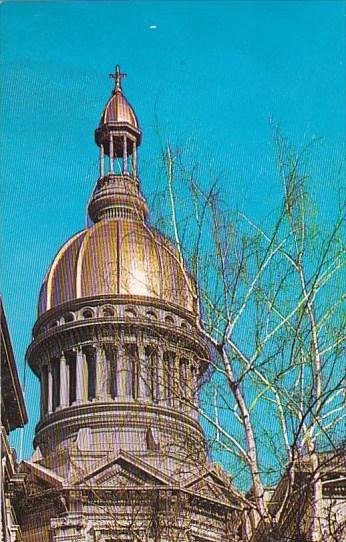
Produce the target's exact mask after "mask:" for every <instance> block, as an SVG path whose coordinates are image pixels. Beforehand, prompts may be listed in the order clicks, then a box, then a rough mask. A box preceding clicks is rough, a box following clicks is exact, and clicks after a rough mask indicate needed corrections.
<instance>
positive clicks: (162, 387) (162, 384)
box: [155, 346, 166, 402]
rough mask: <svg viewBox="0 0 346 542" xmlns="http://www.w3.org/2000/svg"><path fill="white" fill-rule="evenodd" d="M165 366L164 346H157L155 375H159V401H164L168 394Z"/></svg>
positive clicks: (157, 385) (157, 389) (157, 395)
mask: <svg viewBox="0 0 346 542" xmlns="http://www.w3.org/2000/svg"><path fill="white" fill-rule="evenodd" d="M164 371H165V368H164V365H163V348H162V346H158V348H157V368H156V371H155V375H156V376H157V383H156V399H157V401H160V402H163V400H164V399H165V395H166V390H165V372H164Z"/></svg>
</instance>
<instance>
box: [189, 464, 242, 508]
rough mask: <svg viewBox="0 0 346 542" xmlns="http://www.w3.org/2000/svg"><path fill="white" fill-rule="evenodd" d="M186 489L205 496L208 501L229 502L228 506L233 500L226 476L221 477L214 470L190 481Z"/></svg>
mask: <svg viewBox="0 0 346 542" xmlns="http://www.w3.org/2000/svg"><path fill="white" fill-rule="evenodd" d="M185 489H187V490H188V491H191V492H192V493H197V494H199V495H203V496H204V497H207V498H208V499H213V500H217V501H222V502H227V503H228V504H229V503H230V501H231V500H232V490H231V486H230V484H229V483H226V480H225V476H220V475H219V473H218V472H217V471H215V470H214V469H210V470H209V471H207V472H206V473H204V474H202V475H200V476H197V477H195V478H192V479H190V480H188V481H187V483H186V484H185Z"/></svg>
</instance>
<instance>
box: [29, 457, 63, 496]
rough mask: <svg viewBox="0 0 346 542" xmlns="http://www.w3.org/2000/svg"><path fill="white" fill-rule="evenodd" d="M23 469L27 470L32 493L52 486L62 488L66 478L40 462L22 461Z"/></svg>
mask: <svg viewBox="0 0 346 542" xmlns="http://www.w3.org/2000/svg"><path fill="white" fill-rule="evenodd" d="M21 471H22V472H25V474H26V475H27V479H28V482H29V492H30V493H36V492H39V491H43V490H46V489H51V488H55V489H60V488H62V487H63V484H64V479H63V478H62V477H61V476H59V475H58V474H56V473H55V472H53V471H52V470H50V469H48V468H46V467H43V466H42V465H40V464H38V463H31V462H30V461H22V463H21Z"/></svg>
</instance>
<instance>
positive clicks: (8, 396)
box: [0, 297, 28, 542]
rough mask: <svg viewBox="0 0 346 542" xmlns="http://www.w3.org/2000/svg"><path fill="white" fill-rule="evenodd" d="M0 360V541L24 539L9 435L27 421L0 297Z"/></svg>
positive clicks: (21, 479)
mask: <svg viewBox="0 0 346 542" xmlns="http://www.w3.org/2000/svg"><path fill="white" fill-rule="evenodd" d="M0 331H1V336H0V360H1V527H0V529H1V532H0V540H1V542H14V541H17V542H21V541H22V540H23V538H22V534H21V529H20V525H19V519H18V506H19V502H20V501H21V500H22V499H23V495H24V491H25V476H24V475H23V474H21V473H20V472H19V465H18V462H17V458H16V453H15V451H14V449H13V448H11V446H10V444H9V440H8V436H9V434H10V432H11V431H13V430H14V429H18V428H20V427H24V425H25V424H26V423H27V421H28V417H27V412H26V408H25V403H24V398H23V393H22V388H21V386H20V382H19V378H18V372H17V366H16V362H15V358H14V354H13V348H12V343H11V338H10V333H9V329H8V325H7V320H6V316H5V312H4V308H3V305H2V300H1V297H0Z"/></svg>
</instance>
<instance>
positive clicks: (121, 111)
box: [100, 92, 139, 129]
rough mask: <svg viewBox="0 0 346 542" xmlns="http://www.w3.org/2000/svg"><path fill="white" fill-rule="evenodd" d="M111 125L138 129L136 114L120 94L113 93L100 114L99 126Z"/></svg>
mask: <svg viewBox="0 0 346 542" xmlns="http://www.w3.org/2000/svg"><path fill="white" fill-rule="evenodd" d="M113 123H121V124H123V123H125V124H130V125H131V126H133V127H134V128H136V129H139V125H138V120H137V117H136V114H135V112H134V110H133V109H132V107H131V106H130V104H129V102H128V101H127V99H126V98H125V96H124V95H123V94H122V92H115V94H114V95H113V96H112V97H111V98H110V99H109V100H108V102H107V104H106V107H105V109H104V111H103V113H102V117H101V120H100V126H101V125H103V124H113Z"/></svg>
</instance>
